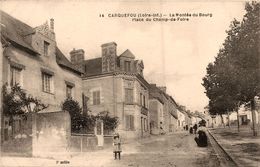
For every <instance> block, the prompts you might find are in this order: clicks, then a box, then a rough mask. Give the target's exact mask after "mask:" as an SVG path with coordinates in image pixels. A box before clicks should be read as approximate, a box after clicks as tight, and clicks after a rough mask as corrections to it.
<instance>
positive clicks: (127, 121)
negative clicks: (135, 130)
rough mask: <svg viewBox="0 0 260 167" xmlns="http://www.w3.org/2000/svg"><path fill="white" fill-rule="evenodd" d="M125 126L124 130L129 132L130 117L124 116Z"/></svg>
mask: <svg viewBox="0 0 260 167" xmlns="http://www.w3.org/2000/svg"><path fill="white" fill-rule="evenodd" d="M125 123H126V124H125V125H126V130H129V129H130V117H129V115H126V116H125Z"/></svg>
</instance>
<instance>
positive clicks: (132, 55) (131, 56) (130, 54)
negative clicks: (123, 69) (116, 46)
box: [119, 49, 135, 59]
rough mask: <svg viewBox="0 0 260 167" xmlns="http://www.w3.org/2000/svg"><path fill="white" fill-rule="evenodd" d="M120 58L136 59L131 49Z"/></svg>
mask: <svg viewBox="0 0 260 167" xmlns="http://www.w3.org/2000/svg"><path fill="white" fill-rule="evenodd" d="M119 57H127V58H131V59H134V58H135V56H134V54H133V53H132V52H131V51H130V50H129V49H127V50H125V51H124V52H123V53H122V54H121V55H120V56H119Z"/></svg>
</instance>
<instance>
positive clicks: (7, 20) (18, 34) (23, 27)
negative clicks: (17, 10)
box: [0, 10, 83, 74]
mask: <svg viewBox="0 0 260 167" xmlns="http://www.w3.org/2000/svg"><path fill="white" fill-rule="evenodd" d="M0 16H1V20H0V23H1V28H0V30H1V38H2V37H4V39H5V40H7V41H8V42H10V43H11V44H12V45H14V46H16V47H20V48H22V49H24V50H25V51H27V52H29V53H30V54H36V55H37V54H38V55H39V53H38V52H37V51H36V50H35V49H34V48H33V47H32V46H31V44H29V43H28V42H26V41H25V39H24V37H25V36H26V35H29V34H33V33H35V30H34V28H32V27H31V26H29V25H27V24H25V23H23V22H21V21H20V20H17V19H16V18H14V17H12V16H10V15H8V14H7V13H5V12H3V11H1V10H0ZM55 54H56V62H57V64H58V65H60V66H62V67H64V68H67V69H69V70H71V71H73V72H76V73H80V74H81V73H83V72H82V71H80V70H78V69H77V68H76V67H75V66H74V65H73V64H72V63H71V62H70V61H69V60H68V59H67V58H66V57H65V56H64V54H63V53H62V52H61V51H60V49H59V48H58V47H56V53H55Z"/></svg>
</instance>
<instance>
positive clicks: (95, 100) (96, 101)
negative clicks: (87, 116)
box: [92, 90, 100, 105]
mask: <svg viewBox="0 0 260 167" xmlns="http://www.w3.org/2000/svg"><path fill="white" fill-rule="evenodd" d="M92 95H93V105H99V104H100V91H99V90H98V91H93V93H92Z"/></svg>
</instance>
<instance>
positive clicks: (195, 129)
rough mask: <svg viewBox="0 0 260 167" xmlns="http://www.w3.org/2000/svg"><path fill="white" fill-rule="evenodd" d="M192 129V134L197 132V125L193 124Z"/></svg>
mask: <svg viewBox="0 0 260 167" xmlns="http://www.w3.org/2000/svg"><path fill="white" fill-rule="evenodd" d="M193 129H194V134H196V132H197V129H198V125H197V124H195V125H194V126H193Z"/></svg>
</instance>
